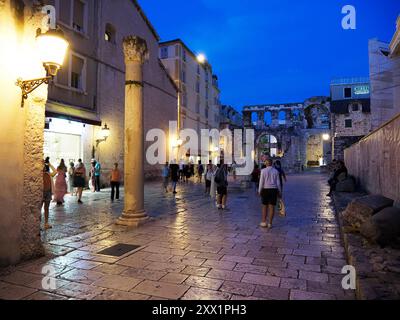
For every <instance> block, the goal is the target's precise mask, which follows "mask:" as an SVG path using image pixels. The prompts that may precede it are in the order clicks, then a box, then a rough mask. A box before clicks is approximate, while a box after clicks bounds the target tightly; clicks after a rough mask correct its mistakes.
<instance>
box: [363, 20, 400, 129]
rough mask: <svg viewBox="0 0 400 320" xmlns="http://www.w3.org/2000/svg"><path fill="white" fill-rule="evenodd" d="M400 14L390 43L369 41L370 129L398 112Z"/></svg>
mask: <svg viewBox="0 0 400 320" xmlns="http://www.w3.org/2000/svg"><path fill="white" fill-rule="evenodd" d="M399 41H400V16H399V18H398V19H397V29H396V32H395V34H394V35H393V39H392V41H391V42H390V43H387V42H384V41H380V40H378V39H372V40H370V41H369V45H368V51H369V66H370V79H371V116H372V129H373V130H376V129H378V128H379V127H380V126H382V125H384V124H385V123H386V122H388V121H390V120H391V119H392V118H393V117H394V116H396V115H397V114H399V113H400V78H399V77H398V74H399V73H400V57H399V55H398V51H396V50H398V49H396V48H398V44H399Z"/></svg>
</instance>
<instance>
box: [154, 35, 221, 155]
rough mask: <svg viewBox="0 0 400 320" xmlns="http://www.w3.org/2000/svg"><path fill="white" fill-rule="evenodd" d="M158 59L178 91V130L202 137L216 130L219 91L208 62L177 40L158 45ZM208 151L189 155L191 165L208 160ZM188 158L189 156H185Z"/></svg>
mask: <svg viewBox="0 0 400 320" xmlns="http://www.w3.org/2000/svg"><path fill="white" fill-rule="evenodd" d="M159 54H160V59H161V61H162V63H163V64H164V66H165V68H166V70H167V71H168V73H169V74H170V76H171V77H172V78H173V79H174V81H175V84H176V86H177V87H178V88H179V91H180V94H179V110H180V115H179V127H180V129H193V130H195V131H196V132H197V133H198V137H201V130H202V129H218V128H219V110H220V104H221V103H220V90H219V87H218V78H217V76H216V75H213V71H212V66H211V65H210V64H209V63H208V61H206V60H205V61H199V59H198V56H197V55H196V54H195V53H194V52H193V51H192V50H191V49H190V48H189V47H188V46H187V45H186V44H185V43H184V42H183V41H182V40H180V39H177V40H171V41H167V42H162V43H160V52H159ZM208 153H209V150H201V147H200V146H199V154H190V156H189V158H190V161H194V162H197V160H200V158H199V155H200V154H201V155H202V157H207V155H208ZM188 155H189V154H188Z"/></svg>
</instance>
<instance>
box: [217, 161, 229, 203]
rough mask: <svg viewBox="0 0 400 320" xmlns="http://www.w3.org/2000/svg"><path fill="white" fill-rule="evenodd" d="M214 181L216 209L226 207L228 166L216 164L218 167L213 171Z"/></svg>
mask: <svg viewBox="0 0 400 320" xmlns="http://www.w3.org/2000/svg"><path fill="white" fill-rule="evenodd" d="M214 181H215V183H216V186H217V194H218V197H217V208H218V210H220V209H222V210H225V209H226V203H227V198H228V168H227V167H226V165H224V164H222V163H220V164H218V169H217V171H216V173H215V178H214Z"/></svg>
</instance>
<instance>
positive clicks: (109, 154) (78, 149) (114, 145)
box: [44, 0, 177, 184]
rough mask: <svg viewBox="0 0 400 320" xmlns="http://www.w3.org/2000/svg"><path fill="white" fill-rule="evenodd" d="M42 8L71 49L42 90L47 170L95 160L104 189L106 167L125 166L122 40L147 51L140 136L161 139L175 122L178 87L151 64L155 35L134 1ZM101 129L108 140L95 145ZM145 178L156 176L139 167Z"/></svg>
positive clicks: (95, 0) (155, 170)
mask: <svg viewBox="0 0 400 320" xmlns="http://www.w3.org/2000/svg"><path fill="white" fill-rule="evenodd" d="M44 3H46V4H51V5H54V6H55V7H56V9H57V22H58V24H59V26H60V27H61V28H62V30H63V31H64V32H65V35H66V37H67V38H68V40H69V42H70V44H71V50H70V53H69V56H68V57H67V60H66V62H65V66H64V68H63V69H62V70H61V71H60V73H59V75H58V76H57V79H56V81H55V83H54V85H50V88H49V100H48V102H47V105H46V116H47V119H48V125H47V128H46V130H45V155H46V156H50V158H51V160H52V161H53V162H54V163H57V162H58V161H59V160H60V158H64V159H65V160H66V162H68V163H69V162H76V161H77V160H78V158H82V159H83V161H84V163H85V165H86V167H87V168H88V167H89V165H90V161H91V159H92V158H96V160H98V161H100V163H101V164H102V168H103V178H102V183H103V184H107V183H108V177H109V172H110V169H111V168H112V167H113V164H114V163H115V162H118V163H119V164H120V167H121V168H123V167H124V165H123V164H124V144H123V141H124V99H125V97H124V95H125V65H124V55H123V48H122V40H123V38H124V37H126V36H128V35H132V34H134V35H137V36H140V37H141V38H143V39H145V40H146V42H147V45H148V48H149V60H148V61H147V62H146V63H145V64H144V124H145V132H147V131H148V130H150V129H153V128H158V129H162V130H164V132H166V133H167V134H168V130H169V121H176V119H177V88H176V86H175V84H174V82H173V81H172V79H171V78H170V76H169V75H168V73H167V72H166V70H165V68H164V66H163V65H162V63H161V62H160V60H159V58H158V42H159V36H158V34H157V32H156V30H155V29H154V28H153V26H152V25H151V23H150V22H149V20H148V19H147V17H146V16H145V14H144V13H143V11H142V9H141V8H140V6H139V4H138V2H137V1H136V0H119V1H112V0H85V1H81V0H74V1H61V0H46V1H44ZM105 124H106V125H107V126H108V128H109V129H110V136H109V137H108V139H107V140H106V141H101V140H102V137H101V129H102V127H104V125H105ZM97 140H99V141H97ZM149 145H150V142H147V143H146V145H145V147H146V148H147V147H148V146H149ZM145 174H146V177H148V178H150V177H153V176H158V175H159V167H158V166H150V165H149V164H147V163H146V165H145Z"/></svg>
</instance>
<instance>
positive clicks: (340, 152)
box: [333, 136, 364, 160]
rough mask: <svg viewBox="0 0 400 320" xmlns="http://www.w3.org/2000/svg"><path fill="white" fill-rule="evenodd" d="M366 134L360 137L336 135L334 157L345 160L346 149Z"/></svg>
mask: <svg viewBox="0 0 400 320" xmlns="http://www.w3.org/2000/svg"><path fill="white" fill-rule="evenodd" d="M363 137H364V136H358V137H334V138H333V158H334V159H336V160H344V150H345V149H346V148H348V147H350V146H351V145H353V144H354V143H357V142H358V141H360V139H362V138H363Z"/></svg>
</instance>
